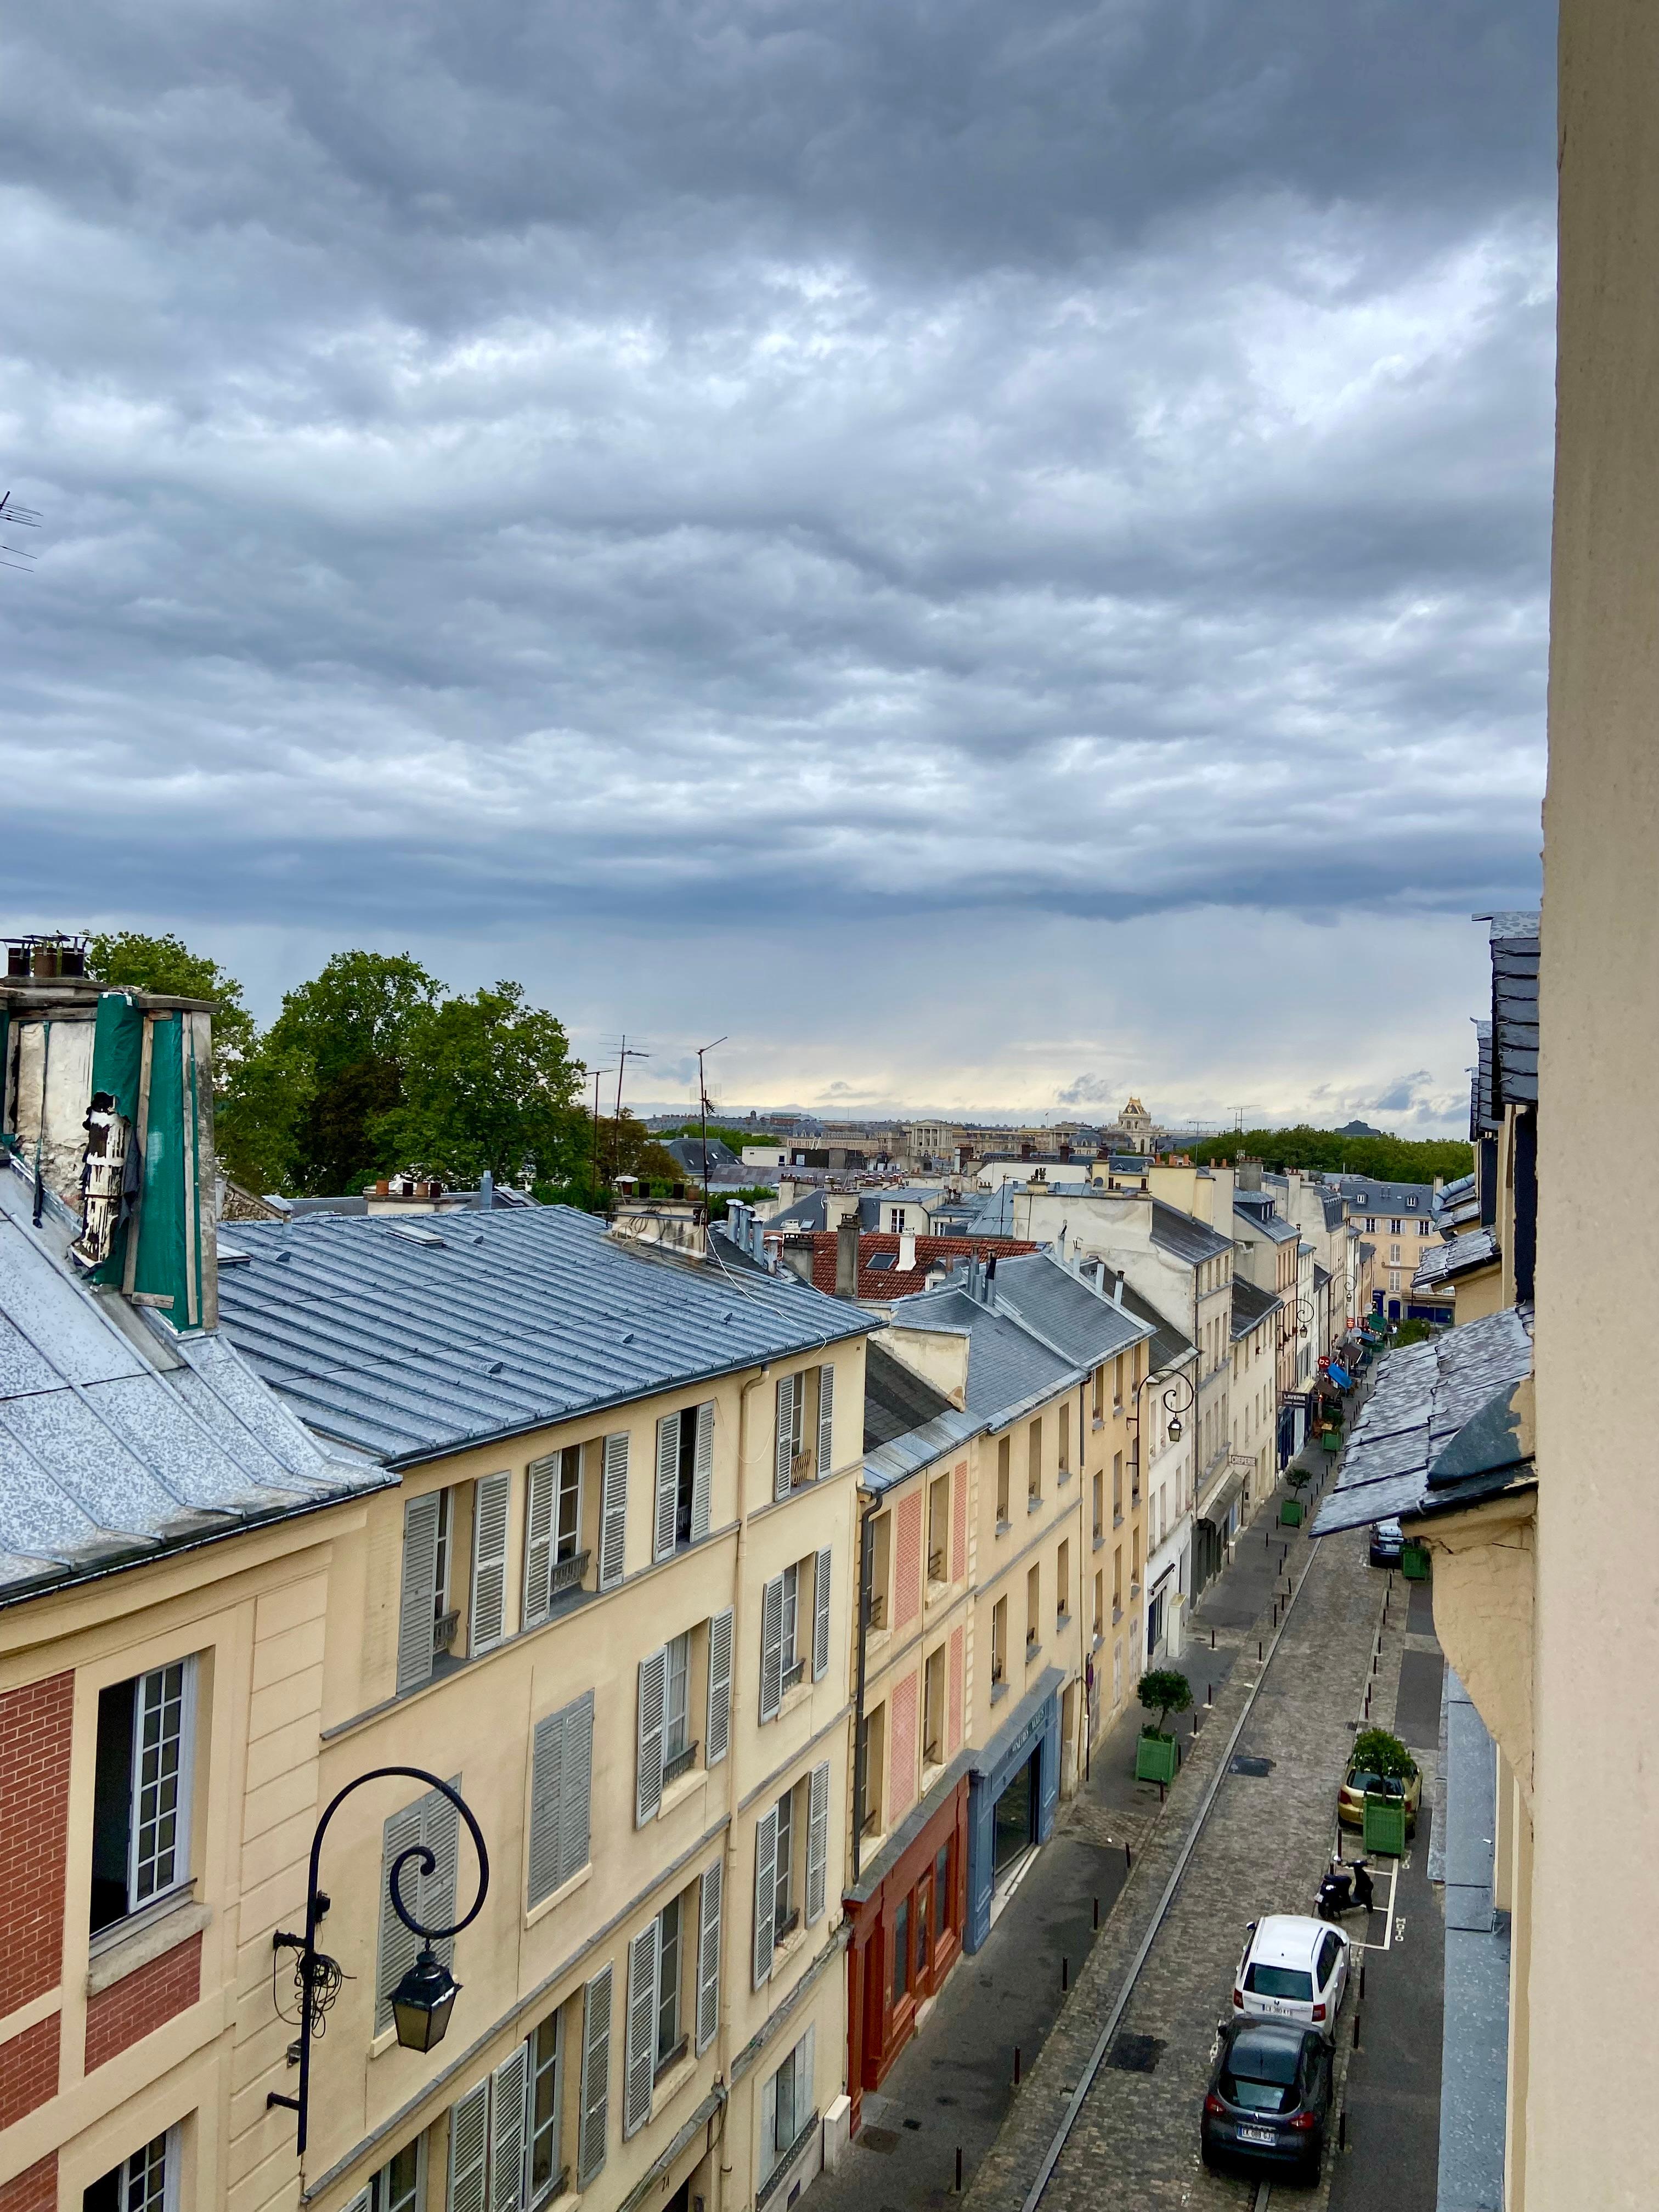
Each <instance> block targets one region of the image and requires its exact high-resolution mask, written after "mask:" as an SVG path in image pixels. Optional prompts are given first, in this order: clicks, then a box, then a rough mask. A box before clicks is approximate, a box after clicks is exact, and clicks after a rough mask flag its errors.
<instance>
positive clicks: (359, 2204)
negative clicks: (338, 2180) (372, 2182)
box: [345, 2189, 374, 2212]
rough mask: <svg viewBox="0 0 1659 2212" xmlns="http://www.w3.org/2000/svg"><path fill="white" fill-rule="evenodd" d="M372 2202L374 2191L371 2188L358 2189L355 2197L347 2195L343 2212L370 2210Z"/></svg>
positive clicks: (366, 2211) (365, 2211) (364, 2211)
mask: <svg viewBox="0 0 1659 2212" xmlns="http://www.w3.org/2000/svg"><path fill="white" fill-rule="evenodd" d="M373 2205H374V2191H373V2190H372V2189H360V2190H359V2191H357V2194H356V2196H355V2197H347V2199H346V2201H345V2212H371V2208H372V2207H373Z"/></svg>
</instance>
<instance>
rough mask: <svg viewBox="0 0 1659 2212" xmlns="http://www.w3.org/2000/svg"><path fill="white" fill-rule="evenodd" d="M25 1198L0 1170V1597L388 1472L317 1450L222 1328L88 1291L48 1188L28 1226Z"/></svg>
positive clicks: (65, 1220)
mask: <svg viewBox="0 0 1659 2212" xmlns="http://www.w3.org/2000/svg"><path fill="white" fill-rule="evenodd" d="M32 1200H33V1188H32V1186H31V1185H29V1184H28V1183H27V1182H25V1180H24V1178H23V1176H22V1175H21V1170H18V1169H16V1168H15V1167H13V1168H11V1169H9V1170H7V1169H0V1601H4V1600H5V1599H7V1598H9V1597H14V1596H20V1595H28V1594H30V1593H31V1592H32V1591H33V1590H34V1589H38V1588H40V1587H41V1586H43V1585H46V1584H48V1583H53V1582H60V1581H62V1580H64V1578H65V1577H73V1576H76V1575H77V1574H85V1573H89V1572H94V1571H98V1570H100V1569H102V1568H106V1567H109V1566H112V1565H118V1564H120V1563H123V1562H130V1561H136V1560H138V1559H144V1558H148V1557H150V1556H153V1555H154V1554H156V1553H161V1552H164V1551H166V1550H167V1549H168V1548H170V1547H173V1546H176V1545H179V1544H183V1543H191V1542H197V1541H201V1540H202V1539H204V1538H205V1537H210V1536H213V1535H216V1534H224V1533H227V1532H228V1531H230V1530H233V1529H234V1528H239V1527H244V1526H249V1525H252V1523H254V1522H259V1521H264V1520H270V1519H272V1518H276V1517H280V1516H283V1515H285V1514H289V1513H294V1512H299V1511H301V1510H308V1509H311V1508H313V1507H316V1506H319V1505H326V1504H331V1503H333V1502H334V1501H336V1500H337V1499H340V1498H349V1497H352V1496H354V1495H356V1494H358V1493H360V1492H363V1491H366V1490H374V1489H378V1488H380V1487H381V1486H383V1485H384V1484H386V1482H387V1481H389V1480H391V1479H392V1478H390V1477H389V1476H388V1475H387V1474H386V1472H385V1471H384V1470H383V1469H382V1468H379V1467H377V1466H374V1465H372V1464H368V1463H365V1462H363V1461H362V1460H361V1459H358V1458H356V1457H355V1456H348V1455H343V1454H338V1453H330V1452H327V1451H325V1450H324V1449H322V1448H320V1447H319V1444H318V1443H317V1440H316V1438H315V1437H312V1436H308V1435H307V1432H306V1431H305V1430H304V1429H303V1428H302V1427H301V1425H300V1424H299V1422H298V1421H297V1420H295V1418H294V1416H293V1414H292V1413H289V1410H288V1408H287V1407H285V1406H283V1403H282V1402H281V1401H280V1400H279V1399H277V1398H276V1396H275V1395H273V1394H272V1393H271V1392H270V1390H269V1389H267V1388H266V1387H265V1385H264V1383H262V1382H261V1381H260V1380H259V1378H258V1376H257V1375H256V1374H255V1373H254V1371H253V1370H252V1367H251V1365H250V1364H249V1363H248V1362H247V1361H246V1359H244V1358H241V1357H240V1355H239V1353H238V1352H236V1351H235V1349H234V1346H232V1345H231V1344H229V1343H228V1342H227V1341H226V1340H225V1339H224V1337H223V1336H222V1335H221V1336H215V1335H205V1336H197V1337H177V1336H174V1334H173V1332H172V1330H171V1329H170V1328H167V1325H166V1323H165V1322H161V1321H159V1320H157V1319H155V1317H154V1316H151V1315H149V1314H148V1313H146V1312H144V1311H143V1310H142V1309H139V1308H136V1307H132V1306H129V1305H127V1304H125V1301H122V1300H118V1299H117V1298H115V1297H99V1296H95V1295H94V1293H93V1292H92V1291H89V1290H88V1289H87V1287H86V1286H85V1285H84V1284H82V1282H81V1281H80V1280H79V1279H77V1278H76V1276H75V1274H74V1273H73V1272H72V1266H71V1263H70V1261H67V1260H66V1259H65V1257H64V1253H65V1249H66V1248H67V1246H68V1244H69V1242H70V1237H72V1236H73V1235H74V1234H75V1233H76V1230H77V1229H78V1227H79V1224H78V1222H76V1221H74V1220H72V1219H71V1218H70V1215H69V1213H68V1212H67V1210H66V1209H65V1208H64V1207H63V1206H60V1205H59V1204H58V1201H57V1200H56V1199H55V1198H53V1197H52V1196H51V1194H48V1196H47V1211H46V1215H45V1218H44V1219H43V1221H42V1223H41V1225H40V1228H39V1229H36V1228H34V1227H33V1225H32V1223H31V1218H30V1217H31V1206H32ZM257 1226H258V1225H254V1224H246V1225H239V1228H238V1234H239V1235H240V1233H241V1231H242V1229H243V1228H244V1227H247V1228H253V1227H257Z"/></svg>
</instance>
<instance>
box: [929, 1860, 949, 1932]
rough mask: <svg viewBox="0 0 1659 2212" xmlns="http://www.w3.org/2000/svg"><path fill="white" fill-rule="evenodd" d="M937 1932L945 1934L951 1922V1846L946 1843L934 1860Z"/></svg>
mask: <svg viewBox="0 0 1659 2212" xmlns="http://www.w3.org/2000/svg"><path fill="white" fill-rule="evenodd" d="M933 1911H934V1914H935V1916H936V1917H935V1923H934V1928H935V1933H936V1934H938V1935H940V1936H943V1935H944V1933H945V1929H947V1928H948V1927H949V1926H950V1924H951V1846H950V1845H949V1844H946V1845H945V1848H944V1850H942V1851H941V1852H940V1853H939V1857H937V1858H936V1859H935V1860H934V1861H933Z"/></svg>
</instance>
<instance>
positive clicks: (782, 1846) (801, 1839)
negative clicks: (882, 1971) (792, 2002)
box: [755, 1759, 829, 1989]
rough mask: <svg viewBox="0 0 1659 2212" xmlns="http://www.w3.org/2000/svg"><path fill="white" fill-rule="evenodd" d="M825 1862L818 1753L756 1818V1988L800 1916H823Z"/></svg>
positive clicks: (825, 1803) (824, 1787)
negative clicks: (811, 1764)
mask: <svg viewBox="0 0 1659 2212" xmlns="http://www.w3.org/2000/svg"><path fill="white" fill-rule="evenodd" d="M798 1857H799V1863H800V1866H801V1867H803V1868H804V1869H805V1882H804V1884H803V1883H802V1882H801V1880H800V1876H799V1872H798V1869H797V1860H798ZM828 1889H829V1760H828V1759H821V1760H820V1761H819V1762H818V1764H817V1765H816V1766H815V1767H813V1768H812V1769H811V1771H810V1772H809V1773H806V1774H804V1775H803V1776H802V1777H801V1778H800V1779H799V1781H798V1782H796V1783H794V1784H792V1785H791V1786H790V1788H788V1789H787V1790H785V1791H784V1793H783V1795H782V1796H781V1797H780V1798H779V1799H778V1801H777V1802H776V1804H775V1805H773V1806H771V1807H770V1808H769V1809H768V1810H767V1811H766V1812H764V1813H763V1814H762V1815H761V1817H760V1818H759V1820H757V1821H756V1823H755V1987H756V1988H757V1989H759V1988H760V1987H761V1985H762V1984H763V1983H764V1982H766V1981H768V1980H769V1979H770V1978H771V1973H772V1955H773V1953H774V1952H775V1950H776V1948H777V1947H778V1945H779V1944H780V1943H781V1942H783V1940H784V1938H785V1937H786V1936H789V1935H792V1934H793V1932H794V1930H795V1929H796V1928H797V1927H798V1926H799V1924H800V1923H801V1922H802V1920H803V1919H804V1920H805V1922H806V1923H808V1925H811V1923H813V1922H814V1921H817V1920H821V1919H822V1918H823V1911H824V1905H825V1902H826V1900H827V1897H828ZM803 1891H804V1893H803Z"/></svg>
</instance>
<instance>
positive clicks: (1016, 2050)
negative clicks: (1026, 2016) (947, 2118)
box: [1014, 2021, 1358, 2089]
mask: <svg viewBox="0 0 1659 2212" xmlns="http://www.w3.org/2000/svg"><path fill="white" fill-rule="evenodd" d="M1355 2026H1356V2027H1357V2026H1358V2021H1356V2022H1355ZM1014 2087H1015V2088H1016V2089H1018V2087H1019V2045H1018V2044H1016V2045H1014Z"/></svg>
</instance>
